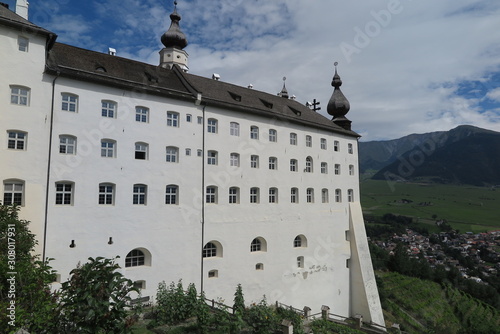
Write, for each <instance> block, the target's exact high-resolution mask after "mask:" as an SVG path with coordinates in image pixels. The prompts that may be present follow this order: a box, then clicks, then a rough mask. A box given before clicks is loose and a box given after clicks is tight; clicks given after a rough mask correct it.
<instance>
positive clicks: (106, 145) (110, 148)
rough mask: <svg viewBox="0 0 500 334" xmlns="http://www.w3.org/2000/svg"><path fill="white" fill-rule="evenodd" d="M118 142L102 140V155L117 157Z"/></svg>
mask: <svg viewBox="0 0 500 334" xmlns="http://www.w3.org/2000/svg"><path fill="white" fill-rule="evenodd" d="M115 149H116V142H115V141H111V140H102V141H101V157H105V158H114V157H115Z"/></svg>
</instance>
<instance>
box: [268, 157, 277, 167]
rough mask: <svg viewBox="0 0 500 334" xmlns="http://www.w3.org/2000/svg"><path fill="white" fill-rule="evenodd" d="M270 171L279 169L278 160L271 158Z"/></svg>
mask: <svg viewBox="0 0 500 334" xmlns="http://www.w3.org/2000/svg"><path fill="white" fill-rule="evenodd" d="M269 169H278V158H275V157H270V158H269Z"/></svg>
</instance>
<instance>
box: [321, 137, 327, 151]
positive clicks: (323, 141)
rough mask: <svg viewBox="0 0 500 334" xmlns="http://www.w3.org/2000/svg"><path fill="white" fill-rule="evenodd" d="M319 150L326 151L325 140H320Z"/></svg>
mask: <svg viewBox="0 0 500 334" xmlns="http://www.w3.org/2000/svg"><path fill="white" fill-rule="evenodd" d="M320 145H321V149H322V150H326V138H321V144H320Z"/></svg>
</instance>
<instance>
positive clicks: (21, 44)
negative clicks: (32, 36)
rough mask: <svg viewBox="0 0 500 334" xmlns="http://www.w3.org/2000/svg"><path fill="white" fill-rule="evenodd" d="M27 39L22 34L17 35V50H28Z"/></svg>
mask: <svg viewBox="0 0 500 334" xmlns="http://www.w3.org/2000/svg"><path fill="white" fill-rule="evenodd" d="M28 46H29V39H27V38H26V37H23V36H18V37H17V48H18V50H19V51H22V52H28Z"/></svg>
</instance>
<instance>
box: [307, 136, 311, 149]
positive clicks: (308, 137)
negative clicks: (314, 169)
mask: <svg viewBox="0 0 500 334" xmlns="http://www.w3.org/2000/svg"><path fill="white" fill-rule="evenodd" d="M306 146H307V147H312V137H311V136H309V135H308V136H306Z"/></svg>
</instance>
